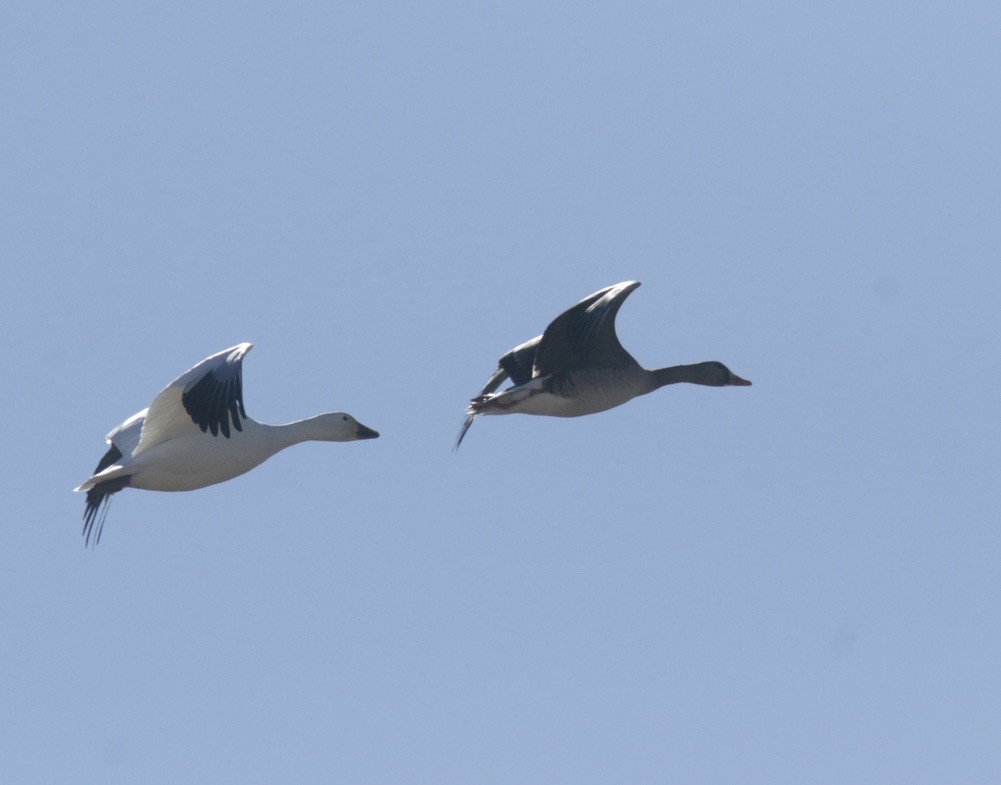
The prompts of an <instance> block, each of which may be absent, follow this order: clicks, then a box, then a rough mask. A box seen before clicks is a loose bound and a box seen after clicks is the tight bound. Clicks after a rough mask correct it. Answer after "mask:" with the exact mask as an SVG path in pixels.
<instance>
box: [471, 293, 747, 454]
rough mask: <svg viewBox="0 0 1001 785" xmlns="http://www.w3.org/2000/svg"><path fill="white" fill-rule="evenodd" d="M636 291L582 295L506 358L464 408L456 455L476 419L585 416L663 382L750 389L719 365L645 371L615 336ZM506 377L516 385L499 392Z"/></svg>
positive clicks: (502, 359)
mask: <svg viewBox="0 0 1001 785" xmlns="http://www.w3.org/2000/svg"><path fill="white" fill-rule="evenodd" d="M637 286H639V282H638V281H623V282H622V283H617V284H615V285H614V286H608V287H606V288H604V289H601V290H600V291H597V292H595V293H594V294H592V295H589V296H588V297H585V298H584V299H583V300H581V301H580V302H579V303H577V304H576V305H574V306H573V307H572V308H569V309H568V310H566V311H564V312H563V313H561V314H560V315H559V316H557V317H556V318H555V319H554V320H553V321H552V323H551V324H550V325H549V326H548V327H547V328H546V331H545V332H544V333H543V334H542V335H539V336H537V337H535V338H533V339H532V340H530V341H526V342H525V343H523V344H521V345H520V346H516V347H514V348H513V349H512V350H511V351H509V352H508V353H507V354H505V355H504V356H503V357H501V358H500V361H499V363H498V368H497V370H496V371H494V373H493V376H491V377H490V378H489V379H488V380H487V383H486V386H485V387H484V388H483V390H482V391H480V394H479V395H477V396H476V397H475V398H473V399H472V401H471V402H470V403H469V406H468V407H466V419H465V420H464V421H463V423H462V428H461V430H460V431H459V438H458V439H457V440H456V442H455V449H459V445H460V444H462V439H463V437H464V436H465V435H466V431H468V430H469V426H470V425H472V424H473V420H474V419H476V416H477V415H478V414H541V415H548V416H550V417H580V416H582V415H585V414H594V413H595V412H602V411H605V410H606V409H611V408H613V407H615V406H619V405H621V404H623V403H625V402H626V401H628V400H631V399H632V398H635V397H636V396H638V395H645V394H646V393H649V392H653V391H654V390H656V389H658V388H660V387H663V386H664V385H665V384H676V383H678V382H688V383H690V384H703V385H707V386H710V387H725V386H728V385H738V386H747V385H750V382H749V381H747V380H746V379H741V378H740V377H739V376H737V375H736V374H735V373H733V372H731V371H730V369H729V368H727V367H726V366H725V365H723V363H720V362H716V361H709V362H701V363H695V364H694V365H674V366H671V367H669V368H658V369H656V370H652V371H651V370H647V369H646V368H643V367H641V366H640V364H639V363H638V362H636V360H634V359H633V357H632V355H630V354H629V352H627V351H626V350H625V349H623V348H622V344H620V343H619V338H618V336H617V335H616V334H615V315H616V314H617V313H618V312H619V308H620V307H621V306H622V303H623V302H625V299H626V297H628V296H629V293H630V292H632V291H633V290H634V289H635V288H636V287H637ZM508 378H510V379H511V381H512V382H514V385H513V386H512V387H509V388H508V389H506V390H504V391H503V392H495V390H496V389H497V388H498V387H500V385H501V384H502V383H503V382H504V380H505V379H508Z"/></svg>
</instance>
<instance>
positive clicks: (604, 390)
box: [479, 377, 642, 417]
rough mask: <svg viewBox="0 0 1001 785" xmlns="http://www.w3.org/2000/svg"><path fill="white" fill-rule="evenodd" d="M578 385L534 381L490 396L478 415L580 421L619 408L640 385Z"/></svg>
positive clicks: (543, 379)
mask: <svg viewBox="0 0 1001 785" xmlns="http://www.w3.org/2000/svg"><path fill="white" fill-rule="evenodd" d="M581 381H582V380H566V379H558V378H553V377H546V378H541V379H533V380H532V381H531V382H529V383H528V384H523V385H521V386H519V387H513V388H511V389H510V390H505V391H504V392H502V393H497V394H495V395H492V396H490V397H489V398H488V399H487V400H486V401H484V402H483V404H482V407H481V408H480V412H479V413H482V414H535V415H542V416H546V417H583V416H584V415H588V414H596V413H597V412H603V411H606V410H607V409H613V408H615V407H616V406H621V405H622V404H624V403H625V402H626V401H629V400H631V399H633V398H635V397H636V396H637V395H639V394H640V393H641V392H642V387H641V386H640V385H634V384H623V383H622V382H621V380H616V381H617V382H618V383H616V384H601V383H592V384H585V383H581ZM587 381H591V380H587ZM595 381H598V382H600V381H604V380H603V379H600V380H595Z"/></svg>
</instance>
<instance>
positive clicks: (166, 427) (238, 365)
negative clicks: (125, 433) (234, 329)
mask: <svg viewBox="0 0 1001 785" xmlns="http://www.w3.org/2000/svg"><path fill="white" fill-rule="evenodd" d="M252 347H253V344H252V343H241V344H237V345H236V346H233V347H231V348H229V349H225V350H223V351H221V352H217V353H216V354H213V355H212V356H211V357H207V358H206V359H204V360H202V361H201V362H200V363H198V365H196V366H195V367H194V368H192V369H191V370H190V371H187V372H186V373H183V374H181V375H180V376H179V377H177V378H176V379H175V380H174V381H172V382H171V383H170V384H168V385H167V386H166V387H164V388H163V390H162V391H161V392H160V394H159V395H157V396H156V398H154V399H153V403H151V404H150V406H149V409H147V410H146V418H145V421H144V422H143V425H142V435H141V436H140V438H139V444H138V445H137V446H136V448H135V451H134V452H133V455H139V454H140V453H142V452H145V451H146V450H148V449H150V448H151V447H155V446H156V445H158V444H162V443H163V442H165V441H167V440H168V439H176V438H178V437H181V436H194V435H197V434H198V433H199V431H200V432H201V433H206V432H211V434H212V436H218V435H219V434H220V432H221V433H222V435H223V436H224V437H225V438H227V439H228V438H229V435H230V426H232V427H233V428H234V429H236V430H238V431H242V430H243V425H242V423H243V420H245V419H246V418H247V412H246V411H245V410H244V408H243V356H244V355H245V354H246V353H247V352H249V351H250V350H251V348H252Z"/></svg>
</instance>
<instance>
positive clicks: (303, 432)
mask: <svg viewBox="0 0 1001 785" xmlns="http://www.w3.org/2000/svg"><path fill="white" fill-rule="evenodd" d="M318 419H319V418H318V417H307V418H306V419H305V420H295V421H293V422H288V423H283V424H281V425H269V424H268V423H263V422H258V423H255V426H256V427H255V428H254V431H255V432H256V435H257V438H258V439H260V440H261V441H262V442H263V443H265V444H266V445H267V446H268V448H269V449H270V450H271V452H272V453H276V452H279V451H280V450H284V449H285V448H286V447H291V446H292V445H293V444H299V443H300V442H311V441H317V440H321V439H322V435H321V431H320V430H319V429H318V428H317V420H318Z"/></svg>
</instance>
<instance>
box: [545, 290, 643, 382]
mask: <svg viewBox="0 0 1001 785" xmlns="http://www.w3.org/2000/svg"><path fill="white" fill-rule="evenodd" d="M638 286H639V282H638V281H623V282H622V283H617V284H615V285H614V286H608V287H606V288H604V289H601V290H600V291H597V292H595V293H594V294H592V295H589V296H588V297H585V298H584V299H583V300H581V301H580V302H579V303H577V304H576V305H574V306H573V307H572V308H569V309H567V310H566V311H564V312H563V313H561V314H560V315H559V316H557V317H556V318H555V319H553V321H552V322H551V323H550V325H549V326H548V327H547V328H546V331H545V332H544V333H543V334H542V339H541V341H540V342H539V345H538V349H537V350H536V353H535V367H534V371H533V376H549V375H551V374H554V373H559V372H561V371H572V370H576V369H579V368H623V367H628V366H632V365H635V364H636V360H634V359H633V357H632V355H630V354H629V352H627V351H626V350H625V349H623V348H622V344H621V343H619V337H618V336H617V335H616V334H615V315H616V314H617V313H618V312H619V308H621V307H622V303H623V302H625V299H626V297H628V296H629V294H630V292H632V291H633V290H634V289H635V288H636V287H638Z"/></svg>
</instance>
